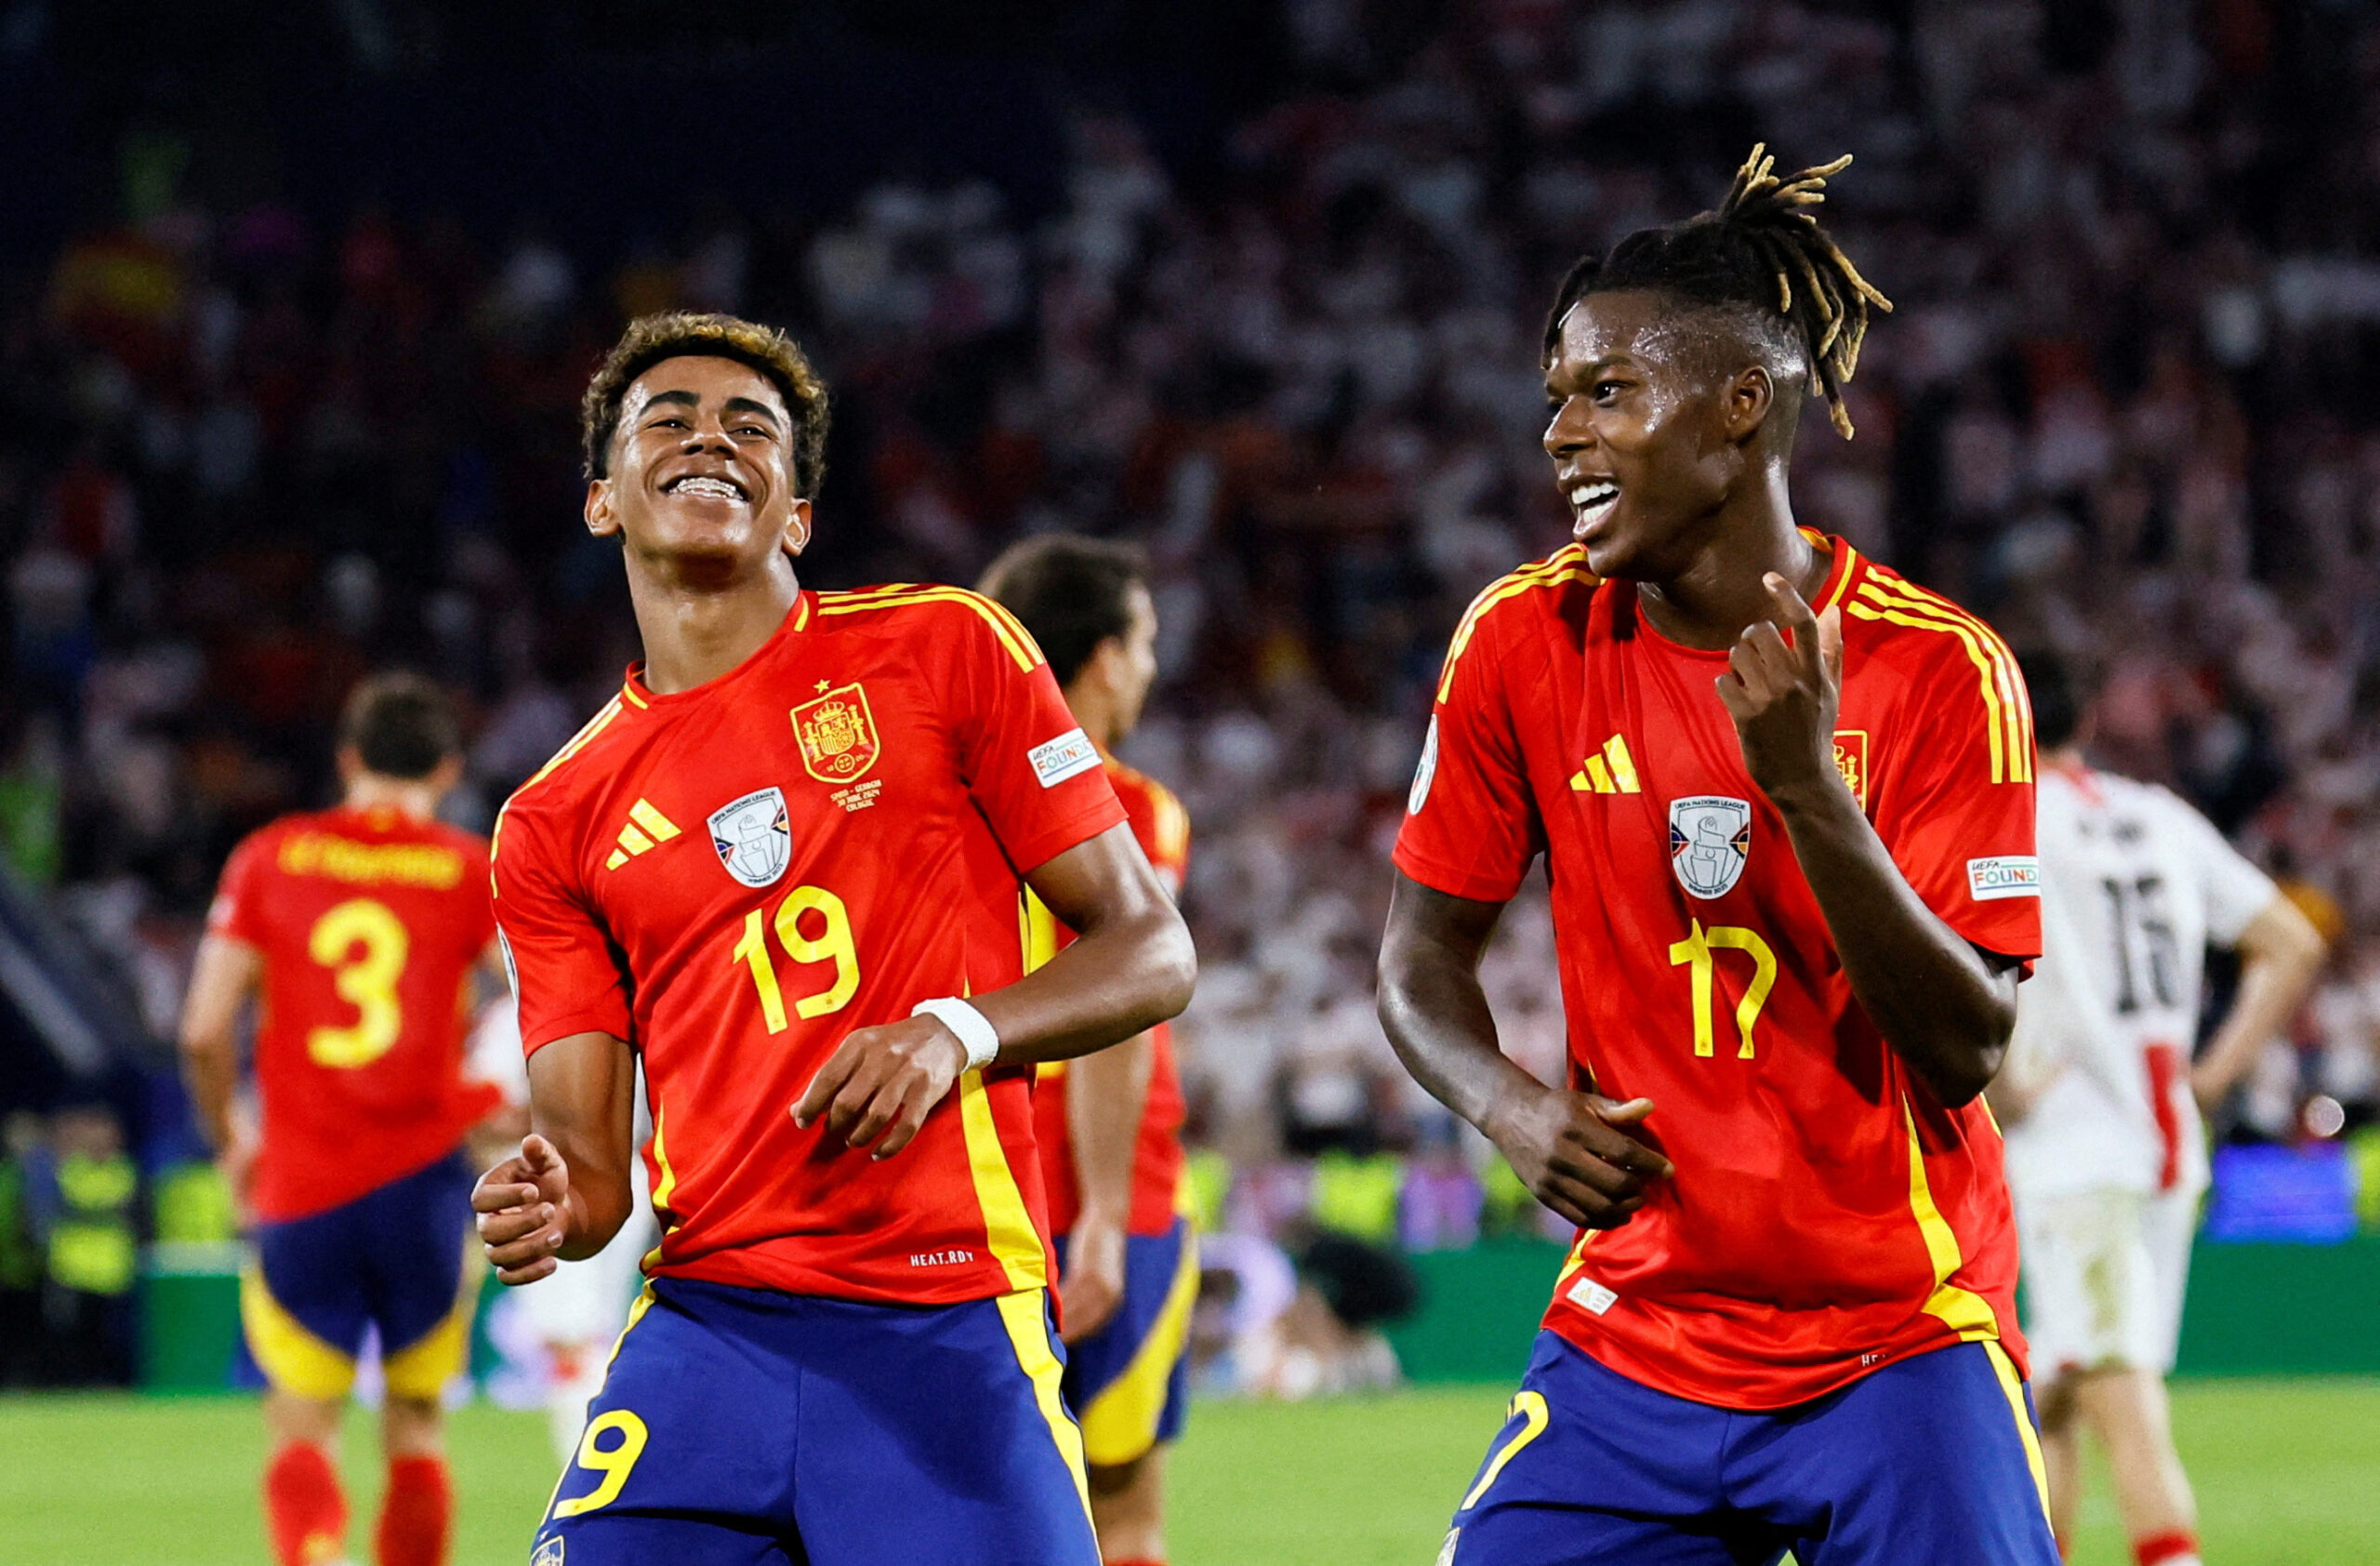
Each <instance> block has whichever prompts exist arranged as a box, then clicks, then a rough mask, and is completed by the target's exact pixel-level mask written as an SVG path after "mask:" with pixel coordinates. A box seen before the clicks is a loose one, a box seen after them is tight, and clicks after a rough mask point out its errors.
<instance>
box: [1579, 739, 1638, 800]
mask: <svg viewBox="0 0 2380 1566" xmlns="http://www.w3.org/2000/svg"><path fill="white" fill-rule="evenodd" d="M1570 787H1571V788H1573V789H1576V790H1578V791H1579V792H1580V793H1582V794H1589V793H1593V794H1641V793H1643V792H1644V791H1645V786H1644V785H1643V784H1642V783H1639V782H1638V781H1637V780H1636V760H1635V758H1634V757H1633V756H1631V755H1630V754H1629V753H1628V741H1626V740H1625V739H1622V738H1621V737H1620V736H1618V735H1616V734H1615V735H1613V736H1612V737H1610V738H1609V739H1607V740H1605V741H1604V742H1603V753H1602V754H1601V755H1595V756H1589V757H1588V758H1587V763H1586V765H1584V766H1582V767H1580V769H1579V770H1578V771H1576V772H1574V773H1572V774H1571V775H1570Z"/></svg>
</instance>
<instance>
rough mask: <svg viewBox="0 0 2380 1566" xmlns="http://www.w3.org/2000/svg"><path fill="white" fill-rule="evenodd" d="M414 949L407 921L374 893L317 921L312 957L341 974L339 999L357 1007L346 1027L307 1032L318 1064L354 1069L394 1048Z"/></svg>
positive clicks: (310, 945) (308, 1051) (309, 944)
mask: <svg viewBox="0 0 2380 1566" xmlns="http://www.w3.org/2000/svg"><path fill="white" fill-rule="evenodd" d="M412 948H413V937H412V936H408V935H407V934H406V933H405V926H404V921H403V920H402V919H399V918H398V917H397V916H396V915H395V914H393V913H391V912H390V911H389V906H388V905H387V904H386V903H376V902H374V901H373V900H372V899H371V898H369V897H358V898H356V899H354V900H353V901H352V902H345V903H341V904H339V905H338V906H337V908H335V909H331V910H330V911H329V912H328V913H325V914H324V915H323V916H322V917H321V918H320V919H317V920H316V921H314V928H313V931H312V933H311V934H310V935H308V936H307V937H306V952H307V955H309V956H311V958H313V960H314V961H315V962H320V963H321V964H322V965H323V966H324V967H325V968H329V969H331V970H332V971H333V972H334V973H336V974H337V975H338V976H337V981H336V983H337V989H338V998H339V999H340V1000H342V1001H345V1002H347V1003H348V1004H349V1005H350V1006H353V1007H354V1008H355V1020H354V1021H353V1022H352V1023H350V1024H349V1025H348V1026H347V1027H345V1028H316V1029H311V1030H310V1031H308V1033H307V1034H306V1054H307V1055H309V1056H310V1057H311V1059H312V1060H313V1062H314V1064H316V1065H317V1066H329V1067H334V1068H340V1069H352V1068H355V1067H358V1066H369V1065H370V1064H371V1063H372V1062H374V1061H376V1060H377V1059H379V1058H380V1057H381V1056H382V1055H386V1054H388V1053H389V1051H390V1049H392V1048H394V1047H395V1045H396V1042H397V1035H398V1034H400V1033H402V1032H403V1030H404V1016H403V1013H402V1012H401V1011H400V1010H399V1008H398V1005H397V980H398V979H399V978H400V977H402V976H403V974H404V971H405V955H406V953H407V952H408V951H410V950H411V949H412Z"/></svg>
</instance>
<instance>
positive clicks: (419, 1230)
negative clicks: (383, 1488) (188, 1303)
mask: <svg viewBox="0 0 2380 1566" xmlns="http://www.w3.org/2000/svg"><path fill="white" fill-rule="evenodd" d="M485 1272H486V1266H485V1264H484V1263H483V1262H482V1261H481V1260H480V1247H479V1242H478V1241H477V1239H476V1238H475V1237H474V1236H473V1234H472V1231H471V1171H470V1166H469V1164H468V1163H466V1162H465V1161H464V1159H463V1156H462V1154H460V1153H459V1152H457V1153H451V1154H449V1155H447V1156H446V1157H444V1158H442V1159H440V1160H439V1161H437V1162H435V1163H433V1164H430V1166H429V1167H427V1168H425V1169H420V1170H417V1171H416V1172H414V1173H413V1174H411V1175H403V1176H400V1177H399V1178H397V1179H394V1180H391V1181H390V1182H389V1183H388V1184H386V1185H384V1186H377V1187H375V1188H373V1189H371V1190H368V1191H366V1192H364V1194H363V1195H362V1196H359V1197H357V1198H356V1199H355V1200H354V1201H348V1202H342V1203H340V1204H339V1205H338V1206H337V1207H334V1208H331V1209H330V1210H328V1211H327V1212H323V1213H314V1214H309V1215H307V1216H305V1217H303V1218H292V1219H289V1220H287V1221H286V1222H282V1223H262V1224H258V1226H257V1231H256V1239H255V1249H254V1252H253V1254H252V1255H251V1257H250V1259H249V1262H248V1265H247V1267H246V1268H245V1270H244V1271H243V1273H242V1275H241V1278H240V1321H241V1325H242V1326H243V1327H244V1328H245V1330H246V1333H247V1340H248V1352H249V1353H250V1354H251V1355H252V1356H254V1357H255V1359H256V1362H257V1368H258V1370H261V1371H262V1372H264V1376H265V1379H266V1380H267V1381H268V1382H270V1383H271V1385H272V1386H273V1387H274V1388H275V1389H276V1390H279V1391H283V1392H287V1393H291V1394H293V1395H295V1396H298V1397H301V1398H324V1399H329V1398H343V1397H345V1396H347V1394H348V1392H349V1391H350V1389H351V1388H352V1387H353V1386H354V1385H355V1360H356V1356H357V1355H359V1354H361V1353H362V1352H363V1351H364V1333H365V1330H366V1329H367V1328H374V1327H377V1328H378V1329H379V1334H380V1361H381V1368H382V1370H383V1371H384V1372H385V1373H386V1375H387V1378H388V1387H389V1390H390V1392H391V1393H392V1394H394V1395H395V1396H397V1397H401V1398H420V1399H434V1398H436V1397H438V1396H439V1394H440V1393H441V1392H442V1391H443V1389H444V1388H445V1386H446V1383H447V1382H448V1381H449V1380H451V1379H452V1378H453V1377H455V1376H456V1375H457V1374H461V1372H462V1370H463V1368H464V1365H465V1364H466V1362H467V1361H468V1360H469V1357H470V1337H471V1316H472V1312H473V1309H474V1308H475V1307H476V1306H477V1305H478V1303H479V1286H480V1281H481V1279H482V1278H483V1276H484V1274H485Z"/></svg>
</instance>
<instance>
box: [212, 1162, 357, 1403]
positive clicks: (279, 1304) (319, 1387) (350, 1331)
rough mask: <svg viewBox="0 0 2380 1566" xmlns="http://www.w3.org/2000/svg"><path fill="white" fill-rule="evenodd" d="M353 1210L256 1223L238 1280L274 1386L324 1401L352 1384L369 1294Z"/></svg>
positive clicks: (246, 1322)
mask: <svg viewBox="0 0 2380 1566" xmlns="http://www.w3.org/2000/svg"><path fill="white" fill-rule="evenodd" d="M350 1208H351V1204H350V1206H347V1207H335V1208H332V1209H331V1210H330V1211H329V1212H327V1213H316V1214H311V1215H310V1216H307V1217H303V1218H294V1219H291V1220H289V1221H287V1222H284V1223H265V1224H259V1225H258V1226H257V1231H256V1241H255V1251H254V1254H253V1255H252V1256H251V1259H250V1260H249V1262H248V1265H247V1266H246V1267H245V1269H244V1270H243V1272H242V1274H241V1277H240V1324H241V1327H242V1328H243V1330H244V1331H245V1333H246V1334H247V1340H248V1351H249V1353H250V1354H252V1355H253V1356H255V1359H256V1361H257V1368H258V1370H260V1371H262V1372H263V1373H264V1376H265V1380H266V1381H268V1382H269V1383H271V1386H272V1387H273V1388H274V1390H276V1391H281V1392H286V1393H288V1394H290V1395H291V1396H293V1397H298V1398H310V1399H316V1400H324V1399H337V1398H344V1397H346V1396H347V1394H348V1391H349V1389H350V1387H353V1386H354V1383H355V1357H356V1355H358V1354H359V1353H361V1352H362V1351H363V1347H364V1328H365V1326H366V1325H367V1324H368V1323H369V1321H370V1320H371V1298H370V1289H369V1286H368V1282H367V1281H366V1279H365V1276H364V1261H363V1257H362V1255H361V1254H360V1250H359V1243H358V1241H359V1237H360V1235H361V1234H362V1232H363V1227H362V1226H361V1225H359V1224H358V1223H357V1222H356V1221H355V1214H353V1213H352V1212H351V1211H350Z"/></svg>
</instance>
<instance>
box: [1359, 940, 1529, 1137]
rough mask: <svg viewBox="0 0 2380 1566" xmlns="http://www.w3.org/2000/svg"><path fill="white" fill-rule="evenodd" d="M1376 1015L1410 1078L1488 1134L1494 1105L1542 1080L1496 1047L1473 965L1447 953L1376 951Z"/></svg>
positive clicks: (1490, 1134) (1491, 1017) (1484, 994)
mask: <svg viewBox="0 0 2380 1566" xmlns="http://www.w3.org/2000/svg"><path fill="white" fill-rule="evenodd" d="M1380 1022H1381V1028H1382V1030H1383V1031H1385V1032H1386V1033H1387V1035H1388V1042H1389V1045H1390V1047H1391V1048H1393V1049H1395V1051H1396V1057H1397V1059H1399V1060H1401V1061H1403V1062H1404V1063H1405V1068H1406V1070H1408V1071H1409V1072H1411V1073H1412V1076H1413V1080H1414V1081H1415V1082H1420V1083H1421V1086H1422V1088H1423V1090H1424V1091H1426V1092H1427V1093H1428V1094H1429V1095H1430V1096H1431V1097H1433V1098H1435V1099H1436V1100H1437V1101H1438V1102H1439V1103H1441V1104H1443V1105H1445V1106H1446V1107H1447V1108H1448V1109H1451V1110H1453V1111H1454V1112H1455V1113H1456V1114H1457V1115H1460V1116H1461V1117H1462V1119H1464V1120H1465V1121H1469V1122H1470V1123H1471V1124H1472V1125H1474V1126H1476V1127H1477V1128H1478V1129H1479V1130H1480V1131H1481V1132H1483V1133H1485V1134H1486V1135H1488V1137H1490V1138H1491V1139H1493V1138H1494V1136H1495V1135H1496V1133H1495V1131H1494V1130H1493V1129H1492V1127H1493V1126H1494V1124H1495V1121H1496V1118H1497V1111H1498V1109H1499V1108H1500V1107H1501V1106H1503V1105H1505V1104H1507V1103H1509V1102H1510V1101H1511V1100H1512V1099H1513V1097H1514V1095H1518V1094H1526V1093H1527V1092H1528V1091H1529V1090H1530V1089H1532V1088H1536V1087H1539V1086H1540V1085H1541V1084H1540V1083H1539V1082H1538V1081H1537V1079H1536V1078H1534V1077H1532V1076H1530V1075H1529V1074H1528V1073H1527V1071H1524V1070H1522V1069H1521V1068H1519V1067H1518V1066H1516V1065H1514V1063H1513V1061H1512V1060H1511V1058H1510V1057H1508V1056H1507V1055H1505V1054H1504V1053H1503V1051H1502V1050H1501V1048H1500V1047H1498V1044H1497V1040H1496V1019H1495V1017H1494V1015H1492V1014H1491V1013H1490V1012H1489V1011H1488V993H1487V991H1486V990H1485V989H1482V988H1481V986H1480V983H1479V973H1478V969H1477V966H1476V965H1475V964H1474V963H1469V962H1463V961H1462V960H1461V958H1460V957H1459V956H1458V955H1455V954H1453V953H1449V952H1446V951H1444V950H1442V949H1441V950H1438V951H1428V950H1418V951H1398V950H1395V949H1394V948H1392V949H1390V950H1389V951H1385V952H1383V953H1382V964H1381V983H1380Z"/></svg>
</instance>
